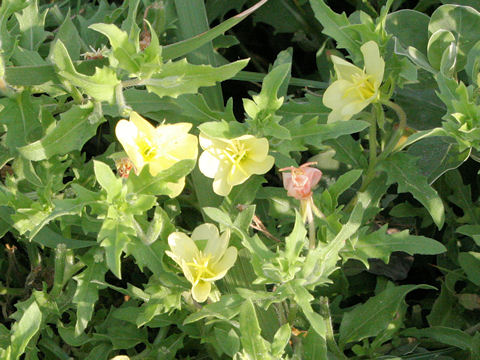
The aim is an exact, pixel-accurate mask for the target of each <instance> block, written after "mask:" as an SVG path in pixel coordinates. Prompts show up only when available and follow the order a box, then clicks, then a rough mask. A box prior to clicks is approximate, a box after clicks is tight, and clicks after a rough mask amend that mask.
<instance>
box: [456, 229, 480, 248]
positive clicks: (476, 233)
mask: <svg viewBox="0 0 480 360" xmlns="http://www.w3.org/2000/svg"><path fill="white" fill-rule="evenodd" d="M456 232H457V233H460V234H463V235H467V236H470V237H471V238H472V239H473V240H474V241H475V244H477V245H478V246H480V225H463V226H460V227H459V228H457V230H456Z"/></svg>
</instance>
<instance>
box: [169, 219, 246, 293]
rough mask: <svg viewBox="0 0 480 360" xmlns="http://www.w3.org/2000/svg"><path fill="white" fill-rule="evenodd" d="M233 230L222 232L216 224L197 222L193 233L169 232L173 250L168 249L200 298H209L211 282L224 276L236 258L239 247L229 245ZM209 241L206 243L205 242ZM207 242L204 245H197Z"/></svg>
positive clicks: (193, 291) (170, 244)
mask: <svg viewBox="0 0 480 360" xmlns="http://www.w3.org/2000/svg"><path fill="white" fill-rule="evenodd" d="M229 238H230V231H229V230H227V231H225V232H224V233H223V234H222V235H220V234H219V232H218V229H217V227H216V226H215V225H213V224H202V225H200V226H197V227H196V228H195V229H194V230H193V232H192V236H191V237H188V236H187V235H185V234H184V233H181V232H174V233H171V234H170V235H169V236H168V245H169V246H170V250H171V251H166V252H165V253H166V254H167V255H168V256H170V257H171V258H172V259H173V260H174V261H175V262H176V263H177V264H178V265H180V267H181V268H182V271H183V274H184V275H185V277H186V278H187V280H188V281H189V282H190V283H191V284H192V297H193V299H195V301H197V302H204V301H205V300H207V298H208V295H209V294H210V290H211V287H212V282H214V281H215V280H218V279H221V278H223V277H224V276H225V274H226V273H227V271H228V270H229V269H230V268H231V267H232V266H233V264H234V263H235V261H236V260H237V249H236V248H235V247H234V246H230V247H228V241H229ZM205 242H206V244H205ZM197 244H199V245H204V247H202V246H200V249H199V247H198V246H197Z"/></svg>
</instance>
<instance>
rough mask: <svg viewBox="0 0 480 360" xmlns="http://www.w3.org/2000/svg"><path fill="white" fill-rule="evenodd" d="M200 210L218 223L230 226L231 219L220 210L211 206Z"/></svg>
mask: <svg viewBox="0 0 480 360" xmlns="http://www.w3.org/2000/svg"><path fill="white" fill-rule="evenodd" d="M202 210H203V212H204V213H205V214H206V215H207V216H208V217H209V218H210V219H212V220H214V221H216V222H218V223H219V224H222V225H225V226H227V227H231V226H232V220H231V219H230V216H229V215H228V214H226V213H225V212H223V211H222V210H220V209H217V208H213V207H204V208H203V209H202Z"/></svg>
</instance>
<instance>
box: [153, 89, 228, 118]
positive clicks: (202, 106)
mask: <svg viewBox="0 0 480 360" xmlns="http://www.w3.org/2000/svg"><path fill="white" fill-rule="evenodd" d="M156 101H157V103H158V98H156ZM176 103H177V104H178V105H179V107H180V108H181V110H182V113H183V114H184V115H186V116H188V117H191V118H192V121H195V123H198V124H202V125H203V124H204V123H206V122H207V121H221V120H225V121H227V122H229V123H230V122H236V119H235V115H234V114H233V99H232V98H230V99H229V100H228V102H227V105H226V106H225V109H224V110H223V111H216V110H213V109H212V108H211V107H210V106H209V105H208V104H207V102H206V101H205V97H204V96H203V95H202V94H185V95H182V96H179V97H178V98H177V100H176Z"/></svg>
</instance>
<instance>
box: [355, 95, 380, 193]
mask: <svg viewBox="0 0 480 360" xmlns="http://www.w3.org/2000/svg"><path fill="white" fill-rule="evenodd" d="M381 111H382V107H381V106H380V104H374V106H373V108H372V117H371V118H370V128H369V130H368V147H369V149H368V152H369V160H368V169H367V173H366V175H365V177H364V178H363V182H362V186H361V187H360V190H359V191H360V192H362V191H364V190H365V189H366V188H367V186H368V184H369V183H370V181H372V180H373V178H374V177H375V166H376V165H377V119H378V118H379V116H380V115H381Z"/></svg>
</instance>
